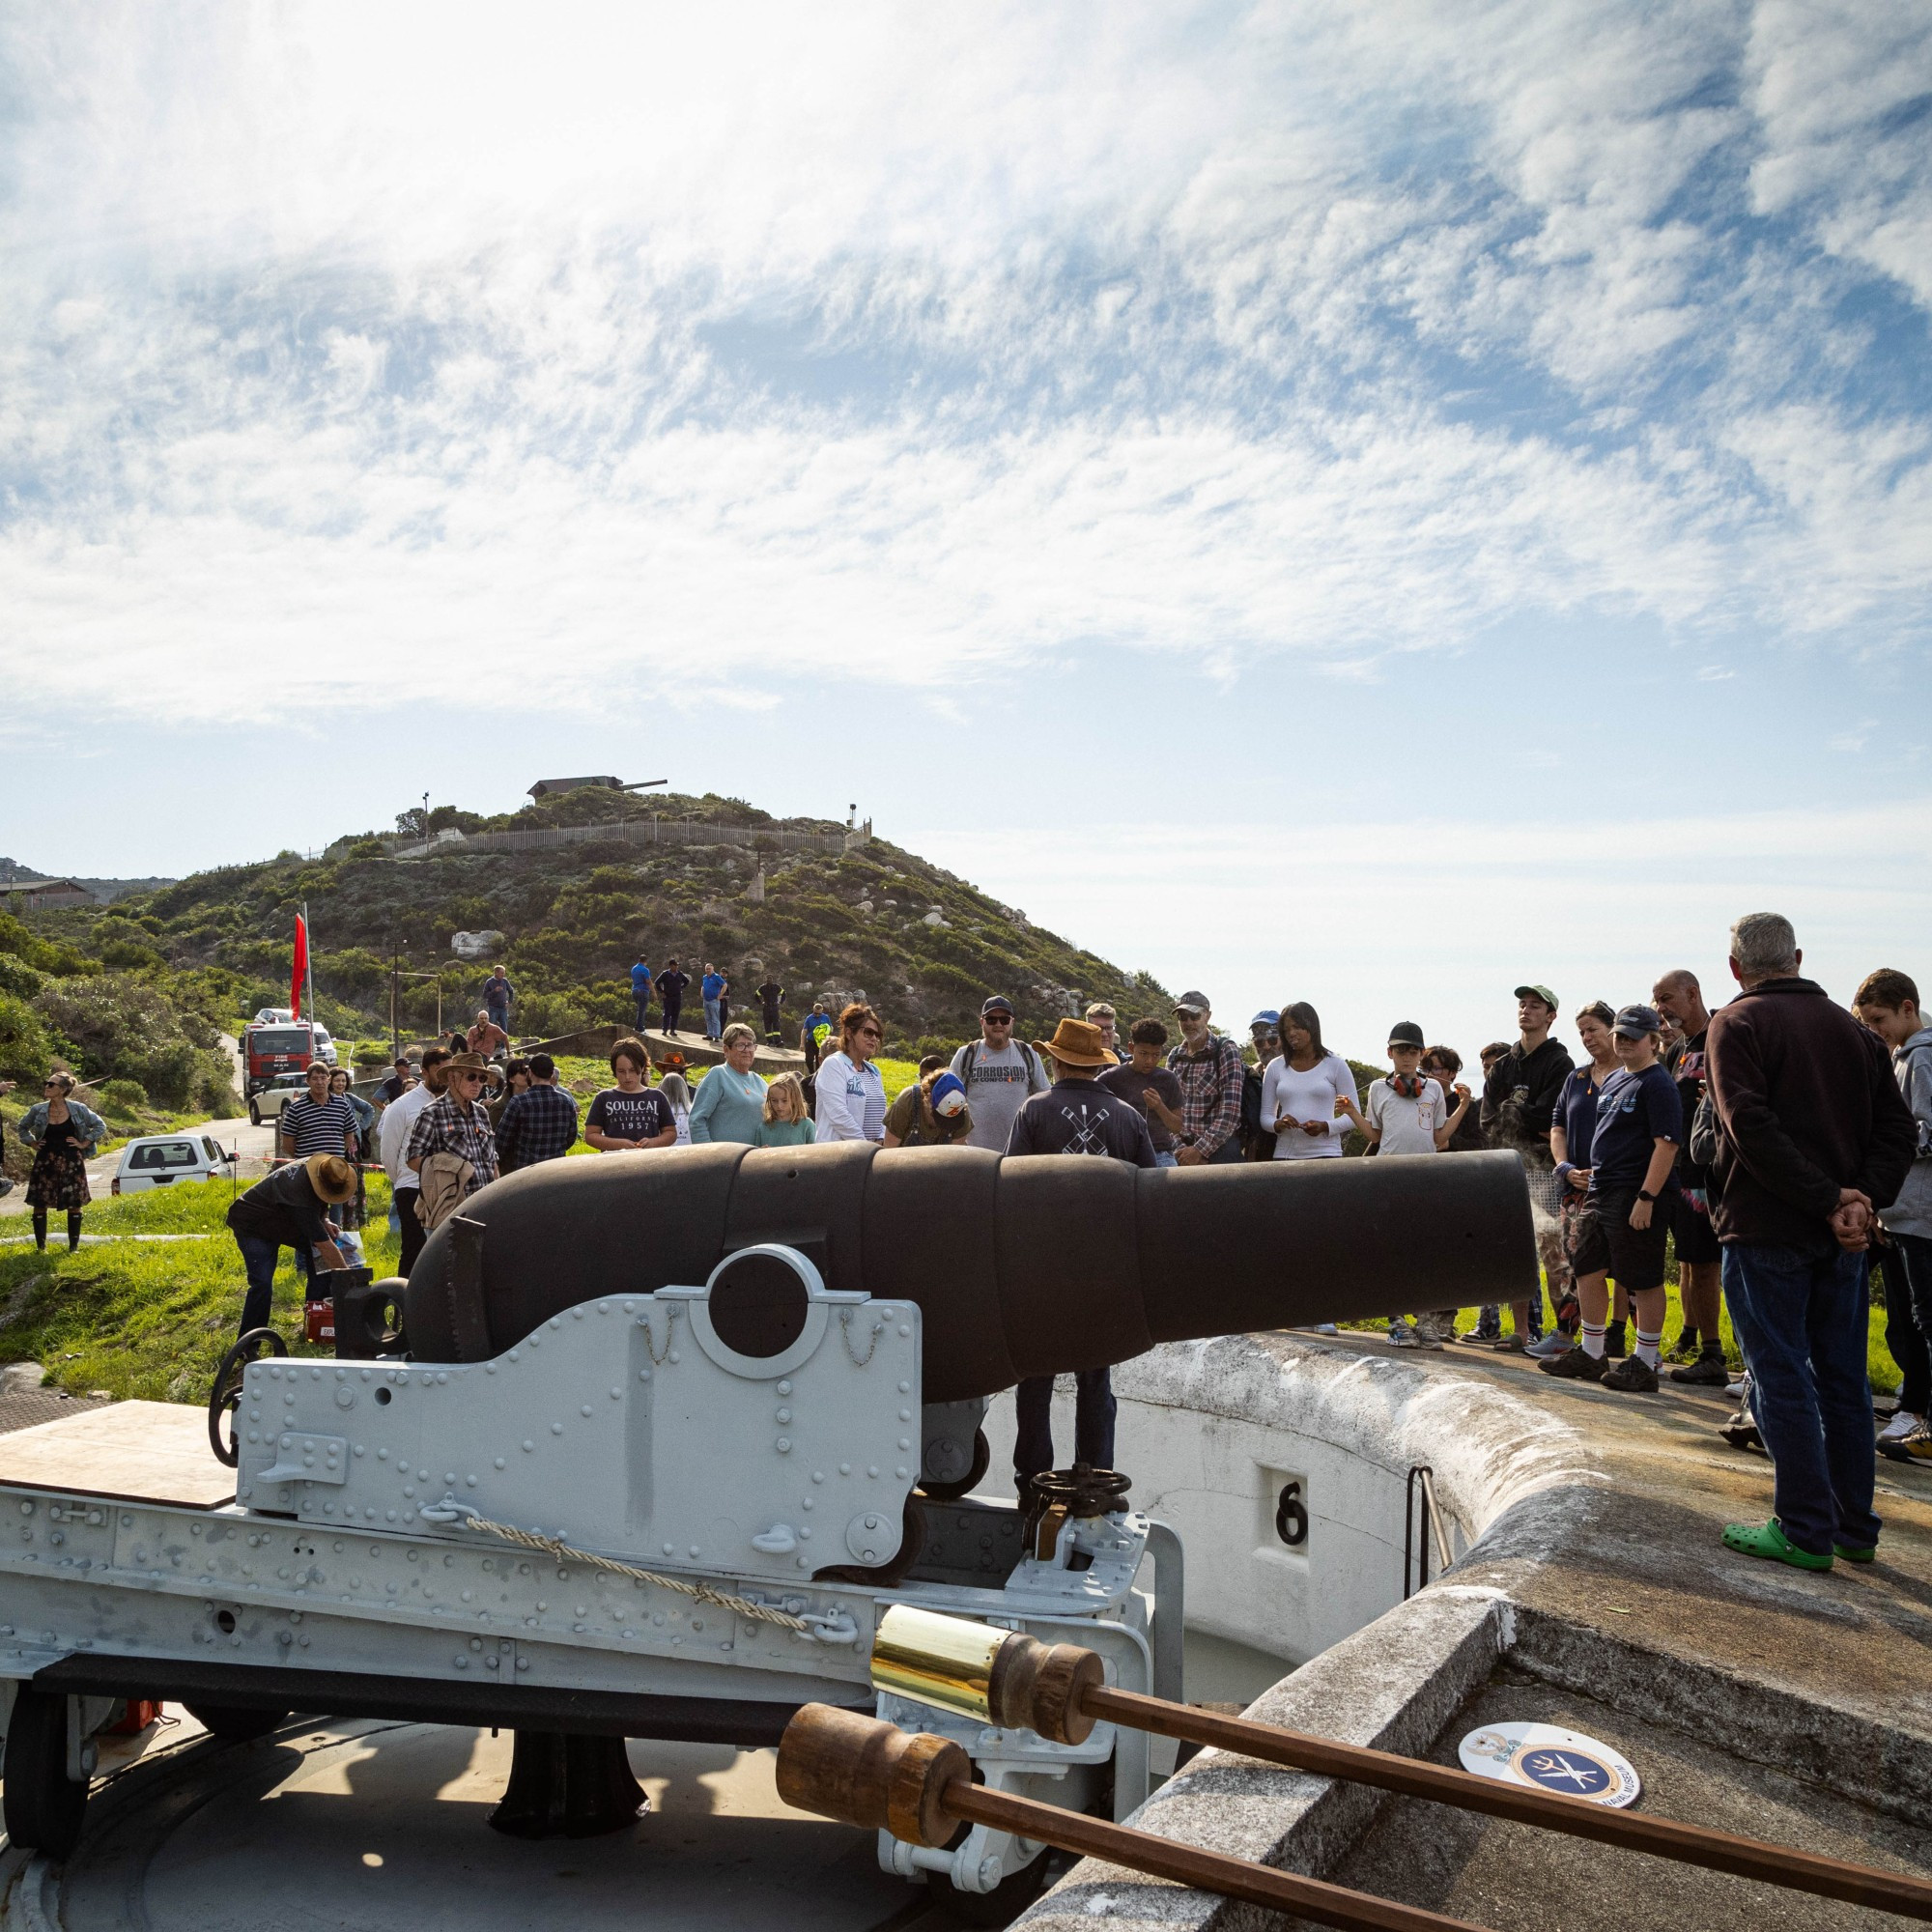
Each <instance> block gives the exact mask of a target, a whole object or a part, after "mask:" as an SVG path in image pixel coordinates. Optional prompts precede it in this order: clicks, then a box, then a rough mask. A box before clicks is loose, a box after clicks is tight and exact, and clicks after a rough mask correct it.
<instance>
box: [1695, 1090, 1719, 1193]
mask: <svg viewBox="0 0 1932 1932" xmlns="http://www.w3.org/2000/svg"><path fill="white" fill-rule="evenodd" d="M1724 1147H1725V1140H1724V1123H1723V1122H1721V1121H1720V1120H1719V1118H1718V1103H1717V1102H1716V1101H1715V1100H1713V1099H1712V1098H1711V1083H1710V1081H1709V1080H1706V1081H1705V1083H1704V1091H1703V1092H1702V1093H1701V1094H1698V1096H1697V1109H1696V1112H1695V1113H1693V1114H1692V1115H1691V1116H1690V1140H1689V1141H1688V1142H1687V1143H1686V1151H1688V1152H1689V1154H1690V1160H1691V1164H1692V1165H1693V1166H1694V1167H1698V1168H1701V1169H1702V1170H1703V1171H1704V1173H1705V1174H1707V1175H1709V1176H1711V1178H1712V1179H1716V1178H1717V1175H1718V1170H1719V1164H1720V1162H1721V1161H1722V1159H1723V1155H1724Z"/></svg>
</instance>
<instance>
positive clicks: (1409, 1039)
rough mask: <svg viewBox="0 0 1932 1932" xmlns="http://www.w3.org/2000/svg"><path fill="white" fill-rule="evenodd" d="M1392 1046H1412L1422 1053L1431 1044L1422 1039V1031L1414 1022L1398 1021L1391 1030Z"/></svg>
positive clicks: (1390, 1041) (1390, 1042) (1390, 1040)
mask: <svg viewBox="0 0 1932 1932" xmlns="http://www.w3.org/2000/svg"><path fill="white" fill-rule="evenodd" d="M1389 1044H1390V1045H1391V1046H1412V1047H1414V1048H1415V1050H1416V1051H1417V1052H1418V1053H1420V1052H1421V1051H1422V1049H1423V1048H1424V1047H1425V1046H1427V1045H1428V1044H1429V1042H1428V1041H1427V1040H1425V1039H1424V1038H1423V1037H1422V1029H1421V1028H1420V1027H1419V1026H1417V1025H1416V1023H1415V1022H1414V1021H1413V1020H1397V1021H1396V1023H1395V1025H1394V1026H1392V1027H1390V1028H1389Z"/></svg>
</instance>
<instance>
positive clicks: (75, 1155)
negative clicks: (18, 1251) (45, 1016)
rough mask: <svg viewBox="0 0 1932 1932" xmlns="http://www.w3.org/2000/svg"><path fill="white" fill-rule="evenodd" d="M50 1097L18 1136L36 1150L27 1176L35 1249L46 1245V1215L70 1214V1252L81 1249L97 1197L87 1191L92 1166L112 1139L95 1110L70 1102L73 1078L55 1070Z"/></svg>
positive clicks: (25, 1118)
mask: <svg viewBox="0 0 1932 1932" xmlns="http://www.w3.org/2000/svg"><path fill="white" fill-rule="evenodd" d="M44 1092H45V1094H46V1097H45V1098H44V1099H42V1100H37V1101H35V1103H34V1104H33V1105H32V1106H31V1107H29V1108H28V1109H27V1111H26V1113H25V1114H24V1115H22V1116H21V1119H20V1124H19V1126H18V1127H17V1128H16V1129H15V1131H16V1132H17V1133H18V1134H19V1136H20V1145H21V1146H22V1147H30V1148H32V1149H33V1150H34V1168H33V1172H32V1173H31V1174H30V1175H29V1176H28V1177H27V1206H28V1208H31V1209H32V1210H33V1216H34V1245H35V1246H36V1247H38V1248H40V1249H42V1250H43V1251H44V1250H45V1248H46V1245H47V1210H48V1209H49V1208H61V1209H62V1210H63V1211H64V1212H65V1213H66V1215H67V1251H68V1253H69V1254H72V1253H73V1251H74V1249H76V1248H77V1247H79V1246H80V1217H81V1212H82V1210H83V1209H84V1208H86V1206H87V1204H88V1202H89V1200H90V1199H91V1198H92V1197H91V1196H90V1195H89V1194H88V1191H87V1163H88V1161H89V1160H90V1159H91V1158H92V1156H93V1155H94V1153H95V1152H96V1151H97V1150H98V1149H99V1146H100V1143H101V1142H102V1141H104V1140H105V1139H106V1138H107V1122H105V1121H103V1120H102V1119H101V1118H100V1116H99V1114H97V1113H96V1112H95V1111H94V1110H93V1108H91V1107H84V1106H82V1105H81V1103H80V1102H79V1101H78V1100H75V1099H73V1098H71V1094H72V1093H73V1075H72V1074H71V1073H69V1072H67V1071H66V1070H65V1069H62V1068H58V1067H57V1068H56V1069H55V1070H54V1071H53V1072H51V1073H49V1074H48V1075H47V1077H46V1082H45V1087H44Z"/></svg>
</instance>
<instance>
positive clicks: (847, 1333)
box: [838, 1308, 886, 1369]
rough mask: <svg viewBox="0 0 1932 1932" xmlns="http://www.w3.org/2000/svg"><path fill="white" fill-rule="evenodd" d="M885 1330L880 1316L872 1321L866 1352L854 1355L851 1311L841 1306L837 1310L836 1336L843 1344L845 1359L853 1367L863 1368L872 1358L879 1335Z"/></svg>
mask: <svg viewBox="0 0 1932 1932" xmlns="http://www.w3.org/2000/svg"><path fill="white" fill-rule="evenodd" d="M885 1332H886V1324H885V1321H884V1319H883V1318H881V1319H880V1320H878V1321H874V1322H873V1323H872V1339H871V1340H870V1341H869V1342H867V1344H866V1352H865V1353H864V1354H863V1355H855V1354H854V1353H853V1352H852V1311H851V1310H850V1309H849V1308H841V1309H840V1310H839V1311H838V1338H839V1340H840V1341H842V1342H843V1343H844V1344H845V1359H846V1360H847V1361H848V1362H850V1363H851V1364H852V1366H853V1367H854V1368H855V1369H863V1368H864V1367H865V1366H866V1364H867V1362H869V1361H870V1360H871V1359H872V1357H873V1355H874V1354H875V1353H876V1352H877V1351H878V1347H879V1337H880V1336H881V1335H883V1334H884V1333H885Z"/></svg>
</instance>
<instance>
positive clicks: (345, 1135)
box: [275, 1060, 361, 1161]
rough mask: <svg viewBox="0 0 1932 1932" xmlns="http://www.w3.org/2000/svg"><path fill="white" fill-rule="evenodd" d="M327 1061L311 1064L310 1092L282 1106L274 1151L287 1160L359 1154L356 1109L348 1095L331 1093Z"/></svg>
mask: <svg viewBox="0 0 1932 1932" xmlns="http://www.w3.org/2000/svg"><path fill="white" fill-rule="evenodd" d="M331 1070H332V1069H331V1068H330V1066H329V1065H328V1063H327V1061H325V1060H311V1061H310V1062H309V1064H308V1092H307V1093H306V1094H303V1095H302V1096H301V1098H300V1099H299V1100H291V1101H290V1102H289V1104H288V1105H287V1106H286V1107H284V1108H283V1109H282V1114H281V1119H280V1120H279V1121H278V1122H276V1126H275V1151H276V1152H277V1153H279V1154H280V1155H281V1156H282V1158H283V1159H284V1160H306V1159H307V1158H308V1157H309V1155H310V1154H312V1153H339V1154H346V1155H347V1156H348V1157H349V1159H351V1160H352V1161H353V1160H355V1159H357V1158H358V1157H359V1155H360V1151H361V1149H360V1144H359V1142H358V1140H357V1137H356V1121H355V1108H353V1107H352V1106H351V1105H350V1104H349V1098H348V1095H347V1094H331V1093H330V1092H329V1091H328V1077H329V1074H330V1072H331Z"/></svg>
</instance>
